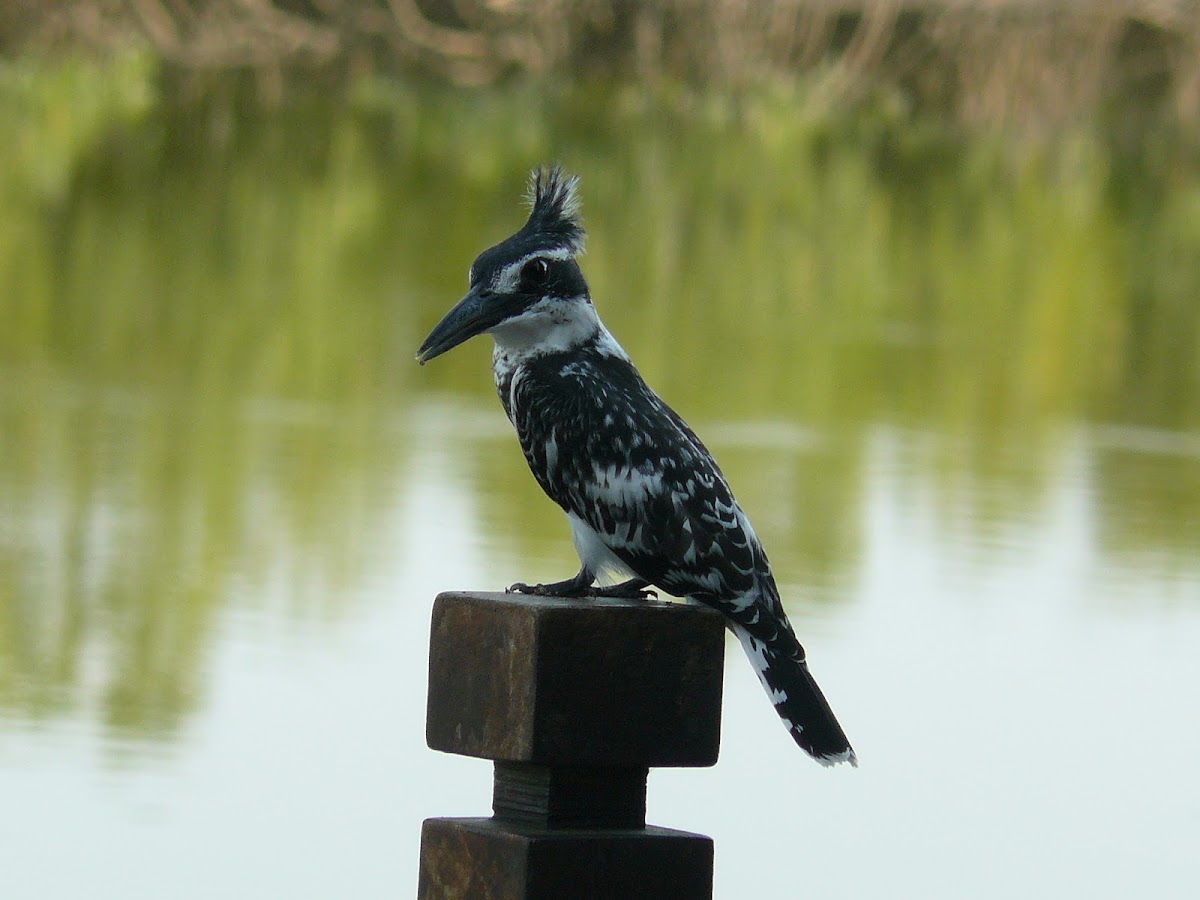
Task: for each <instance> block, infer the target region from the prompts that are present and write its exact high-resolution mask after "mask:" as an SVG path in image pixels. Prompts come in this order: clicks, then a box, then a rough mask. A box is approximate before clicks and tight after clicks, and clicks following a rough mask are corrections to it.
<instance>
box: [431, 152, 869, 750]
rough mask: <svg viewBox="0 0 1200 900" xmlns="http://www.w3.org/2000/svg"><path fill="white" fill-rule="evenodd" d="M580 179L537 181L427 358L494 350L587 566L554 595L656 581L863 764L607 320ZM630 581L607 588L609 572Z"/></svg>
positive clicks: (763, 562) (542, 177)
mask: <svg viewBox="0 0 1200 900" xmlns="http://www.w3.org/2000/svg"><path fill="white" fill-rule="evenodd" d="M577 183H578V178H577V177H570V178H568V177H566V176H564V174H563V172H562V170H561V169H560V168H558V167H557V166H555V167H554V168H551V169H549V170H548V171H547V170H543V169H538V170H535V171H534V173H533V174H532V176H531V177H530V188H529V194H530V197H529V199H530V203H531V205H532V207H533V211H532V212H531V213H530V216H529V221H527V222H526V223H525V225H524V227H523V228H521V230H520V231H518V232H517V233H516V234H514V235H513V236H512V237H510V238H508V239H507V240H505V241H502V242H501V243H499V244H497V245H496V246H495V247H492V248H491V249H490V250H485V251H484V252H483V253H481V254H480V255H479V257H478V258H477V259H476V260H475V262H474V264H473V265H472V266H471V270H470V274H469V276H468V278H469V281H470V290H469V291H468V292H467V295H466V296H465V297H463V299H462V300H461V301H459V303H458V304H457V305H456V306H455V307H454V308H453V309H451V310H450V312H449V313H447V314H446V316H445V318H443V319H442V321H441V322H439V323H438V324H437V326H436V327H435V328H434V329H433V331H432V332H431V333H430V335H429V337H427V338H426V339H425V342H424V343H423V344H421V348H420V350H419V351H418V352H417V360H418V361H419V362H421V363H422V364H424V363H426V362H428V361H429V360H431V359H433V358H434V357H435V356H439V355H441V354H442V353H445V352H446V351H447V350H450V349H452V348H453V347H456V346H458V345H459V344H461V343H462V342H463V341H465V340H467V339H468V338H471V337H474V336H475V335H477V334H483V333H485V332H486V333H488V334H491V336H492V338H493V339H494V341H495V350H494V353H493V356H492V366H493V369H494V372H495V377H496V390H497V391H498V392H499V394H500V402H501V403H503V404H504V411H505V413H507V414H508V418H509V421H511V422H512V424H513V426H514V427H515V428H516V430H517V436H518V437H519V439H520V441H521V449H522V450H523V451H524V452H525V460H526V461H527V462H528V463H529V468H530V469H532V470H533V475H534V477H535V478H536V479H537V481H538V484H540V485H541V486H542V490H544V491H545V492H546V493H547V494H548V495H549V496H550V499H552V500H553V501H554V502H555V503H557V504H558V505H559V506H561V507H562V509H563V511H564V512H565V513H566V514H567V520H568V521H569V522H570V524H571V534H572V537H573V539H574V543H575V549H576V551H577V552H578V554H579V558H580V560H581V562H582V566H581V567H580V569H579V573H578V574H577V575H576V576H575V577H574V578H570V579H567V580H566V581H560V582H555V583H552V584H536V585H527V584H515V585H513V586H512V587H511V588H509V591H517V592H521V593H531V594H540V595H548V596H554V595H557V596H575V597H577V596H592V597H596V596H602V597H642V596H646V595H647V594H648V593H649V592H648V591H646V590H645V589H646V588H647V587H649V586H650V585H653V586H655V587H658V588H661V589H662V590H663V591H666V592H667V593H670V594H673V595H675V596H678V597H687V598H691V599H694V600H697V601H699V602H701V603H704V604H707V605H708V606H711V607H713V608H715V609H717V610H719V611H720V612H721V613H722V614H723V615H725V617H726V618H727V621H728V622H729V625H730V627H731V628H732V629H733V631H734V633H735V634H736V635H737V636H738V638H739V639H740V640H741V643H742V646H743V647H744V648H745V650H746V653H747V655H748V656H749V657H750V661H751V662H752V663H753V664H754V668H755V669H756V670H757V672H758V676H759V679H760V680H761V681H762V684H763V687H764V688H765V689H766V691H767V694H768V695H769V696H770V698H771V701H772V702H773V703H774V704H775V709H776V710H777V711H778V713H779V715H780V717H781V718H782V719H783V721H784V723H785V724H786V725H787V727H788V730H789V731H790V732H791V735H792V737H793V738H794V739H795V741H796V743H797V744H799V745H800V746H801V747H802V748H803V749H804V750H805V751H806V752H807V753H809V754H810V755H811V756H812V757H814V758H815V759H816V760H818V761H819V762H821V763H823V764H825V765H832V764H834V763H839V762H849V763H850V764H851V765H857V761H856V759H855V755H854V750H853V749H852V748H851V747H850V742H849V741H848V740H847V739H846V735H845V734H844V733H843V731H842V728H841V726H840V725H839V724H838V721H837V719H836V718H835V717H834V715H833V711H832V710H831V709H830V708H829V704H828V702H827V701H826V700H825V697H824V695H822V693H821V690H820V688H819V687H817V683H816V681H814V680H813V677H812V675H811V674H809V671H808V664H807V663H806V662H805V657H804V648H803V647H801V646H800V642H799V641H798V640H796V635H795V632H793V631H792V626H791V623H789V622H788V620H787V616H786V615H785V614H784V611H783V606H782V604H781V603H780V600H779V590H778V589H777V588H776V586H775V578H774V577H773V576H772V574H771V564H770V563H769V562H768V561H767V555H766V553H764V552H763V548H762V544H760V543H759V540H758V537H757V536H756V535H755V534H754V529H753V528H751V527H750V522H749V520H748V519H747V518H746V514H745V513H743V512H742V509H741V507H740V506H738V504H737V501H736V500H734V499H733V494H732V492H731V491H730V489H729V485H728V483H727V482H726V481H725V476H724V475H723V474H721V470H720V469H719V468H718V467H717V463H716V461H715V460H714V459H713V458H712V456H711V455H710V454H709V452H708V450H707V449H705V447H704V444H702V443H701V442H700V439H699V438H698V437H696V435H695V433H693V431H692V430H691V428H689V427H688V426H687V424H686V423H685V422H684V421H683V419H681V418H680V417H679V416H678V415H677V414H676V413H675V411H674V410H673V409H671V407H669V406H667V404H666V403H664V402H663V401H662V400H661V399H660V398H659V396H658V395H657V394H656V393H654V391H653V390H651V389H650V388H649V387H648V386H647V384H646V382H645V381H643V380H642V376H641V375H640V374H639V373H638V370H637V369H636V368H634V366H633V363H632V362H631V361H630V359H629V355H628V354H627V353H626V352H625V351H624V350H623V349H621V346H620V344H618V343H617V342H616V340H615V339H614V338H613V336H612V335H611V334H609V332H608V329H607V328H605V327H604V324H603V323H602V322H601V321H600V318H599V316H598V315H597V314H596V308H595V307H594V306H593V305H592V298H591V296H590V295H589V293H588V286H587V282H586V281H584V278H583V273H582V272H581V271H580V269H579V265H578V263H577V262H576V257H577V256H578V255H579V254H580V253H581V252H582V251H583V242H584V231H583V226H582V224H581V223H580V219H579V200H578V196H577V193H576V186H577ZM602 574H603V575H605V576H608V577H613V578H615V579H616V580H617V581H619V583H617V584H613V585H610V586H607V587H595V586H594V585H595V582H596V580H597V578H598V576H600V575H602Z"/></svg>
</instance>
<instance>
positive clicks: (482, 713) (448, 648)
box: [426, 592, 725, 767]
mask: <svg viewBox="0 0 1200 900" xmlns="http://www.w3.org/2000/svg"><path fill="white" fill-rule="evenodd" d="M724 647H725V635H724V626H723V622H722V619H721V617H720V616H719V615H718V614H716V613H714V612H712V611H711V610H708V609H706V608H704V607H698V606H693V605H685V604H681V603H666V602H658V601H639V600H609V599H584V600H567V599H561V598H545V597H529V596H523V595H510V594H485V593H455V592H447V593H443V594H440V595H439V596H438V597H437V600H436V601H435V603H434V610H433V625H432V635H431V642H430V655H429V706H428V719H427V723H426V738H427V741H428V744H429V746H430V747H432V748H433V749H435V750H443V751H445V752H447V753H458V754H463V755H466V756H476V757H481V758H484V759H492V760H501V761H507V762H526V763H536V764H539V765H547V766H563V765H566V766H620V767H641V766H709V765H713V764H714V763H715V762H716V760H717V751H718V749H719V745H720V725H721V687H722V668H723V663H724Z"/></svg>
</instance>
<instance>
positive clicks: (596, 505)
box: [501, 352, 769, 599]
mask: <svg viewBox="0 0 1200 900" xmlns="http://www.w3.org/2000/svg"><path fill="white" fill-rule="evenodd" d="M501 399H502V400H507V401H508V402H506V403H505V407H506V409H507V410H508V411H509V416H510V418H511V419H512V421H513V424H514V425H515V426H516V430H517V434H518V436H519V438H520V441H521V447H522V449H523V450H524V452H525V458H526V460H527V462H528V463H529V467H530V469H531V470H532V471H533V473H534V475H535V477H536V478H537V480H538V483H539V484H541V486H542V488H543V490H545V492H546V493H547V494H548V495H549V496H550V498H551V499H553V500H554V501H555V502H556V503H557V504H558V505H559V506H561V507H562V508H563V510H565V511H567V512H573V513H574V514H575V515H577V516H579V517H580V518H581V519H583V520H584V521H585V522H587V523H588V525H590V526H591V527H592V528H593V529H594V530H595V531H596V532H597V534H599V535H600V536H601V538H602V539H603V540H604V542H605V544H607V545H608V547H609V548H610V549H611V550H612V551H613V552H614V553H615V554H616V555H617V557H618V558H620V559H621V560H622V561H623V562H624V563H625V564H626V565H628V566H629V568H630V569H631V570H632V571H633V572H635V573H636V574H637V575H638V576H639V577H641V578H644V579H645V580H646V581H649V582H651V583H652V584H656V585H658V586H659V587H661V588H663V589H664V590H666V591H668V592H670V593H672V594H675V595H677V596H689V595H706V596H710V597H714V598H729V599H732V598H735V597H740V596H743V595H745V594H747V593H748V592H750V591H751V590H752V589H753V588H754V587H755V584H756V580H757V578H758V574H757V573H758V572H759V570H760V566H765V565H766V561H765V556H764V555H763V553H762V549H761V547H760V546H759V545H758V541H757V539H756V538H755V536H754V533H753V531H752V530H751V529H750V527H749V524H748V523H747V522H746V519H745V516H744V515H743V514H742V512H741V510H740V509H739V508H738V506H737V504H736V502H735V501H734V499H733V494H732V492H731V491H730V489H729V485H728V484H727V483H726V481H725V477H724V476H723V475H722V474H721V471H720V469H719V468H718V467H717V465H716V463H715V462H714V461H713V459H712V457H711V456H710V455H709V453H708V451H707V450H706V449H705V447H704V445H703V444H702V443H701V442H700V439H699V438H697V437H696V435H695V434H694V433H693V432H692V430H691V429H690V428H688V426H687V425H686V424H685V423H684V422H683V420H682V419H680V418H679V416H678V415H676V413H675V412H674V411H673V410H672V409H671V408H670V407H668V406H667V405H666V404H665V403H664V402H663V401H662V400H661V399H660V398H659V397H658V395H656V394H655V393H654V392H653V391H652V390H651V389H650V388H649V387H648V386H647V385H646V383H645V382H644V381H643V380H642V377H641V376H640V375H639V374H638V372H637V370H636V369H635V368H634V367H633V365H632V364H630V363H629V362H628V361H627V360H624V359H621V358H619V357H615V356H611V355H605V354H603V353H599V352H592V353H579V352H575V353H572V354H570V355H569V356H568V355H567V354H548V355H545V356H542V357H538V358H536V359H534V360H531V361H529V362H528V363H526V365H525V366H524V367H523V371H521V372H519V373H517V375H516V378H515V381H514V383H513V384H512V385H511V392H510V395H509V397H507V398H505V397H504V396H503V393H502V397H501ZM768 571H769V570H768Z"/></svg>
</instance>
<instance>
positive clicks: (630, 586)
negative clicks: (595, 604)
mask: <svg viewBox="0 0 1200 900" xmlns="http://www.w3.org/2000/svg"><path fill="white" fill-rule="evenodd" d="M649 584H650V582H648V581H646V580H645V579H644V578H630V579H629V580H628V581H622V582H621V583H620V584H610V585H608V586H607V587H597V588H592V596H593V597H618V598H620V599H623V600H649V599H650V598H651V597H654V598H655V599H658V592H657V591H648V590H645V588H646V586H647V585H649Z"/></svg>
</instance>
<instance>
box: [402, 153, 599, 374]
mask: <svg viewBox="0 0 1200 900" xmlns="http://www.w3.org/2000/svg"><path fill="white" fill-rule="evenodd" d="M578 183H579V179H578V177H576V176H573V175H572V176H566V175H564V174H563V171H562V169H561V168H559V167H558V166H553V167H552V168H550V169H544V168H539V169H535V170H534V172H533V173H532V174H531V175H530V179H529V198H530V203H531V204H532V207H533V209H532V211H531V212H530V213H529V220H528V221H527V222H526V223H525V225H524V226H522V228H521V230H520V231H518V232H517V233H516V234H514V235H513V236H512V237H510V238H508V239H507V240H505V241H502V242H501V243H499V244H497V245H496V246H494V247H491V248H489V249H487V250H485V251H483V253H481V254H479V256H478V257H476V258H475V262H474V263H473V264H472V265H471V271H470V275H469V279H470V285H471V287H470V290H469V291H468V292H467V295H466V296H465V297H463V298H462V300H460V301H459V302H458V304H457V305H455V307H454V308H453V309H451V310H450V312H448V313H447V314H446V316H445V317H444V318H443V319H442V321H441V322H439V323H438V324H437V326H436V327H435V328H434V329H433V331H432V332H430V334H429V337H427V338H426V339H425V341H424V343H422V344H421V348H420V349H419V350H418V351H417V360H418V361H419V362H420V363H421V364H422V365H424V364H425V363H426V362H428V361H429V360H431V359H433V358H434V357H435V356H440V355H441V354H443V353H445V352H446V351H447V350H450V349H453V348H454V347H457V346H458V345H459V344H461V343H462V342H463V341H465V340H467V339H468V338H472V337H474V336H475V335H477V334H483V333H485V332H489V331H492V330H493V329H495V328H496V327H497V326H499V325H502V324H504V323H506V322H510V321H512V320H514V319H517V318H519V317H522V316H530V317H531V318H532V317H534V315H535V313H537V312H539V311H541V310H543V309H544V308H545V307H546V305H547V304H551V303H557V304H560V305H561V304H572V303H584V304H589V305H590V303H591V301H590V300H589V298H588V287H587V282H586V281H585V280H584V278H583V273H582V272H581V271H580V269H579V265H578V263H576V261H575V257H576V256H577V255H578V254H580V253H582V252H583V243H584V237H585V234H584V230H583V225H582V224H581V223H580V220H579V198H578V195H577V193H576V187H577V185H578Z"/></svg>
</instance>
